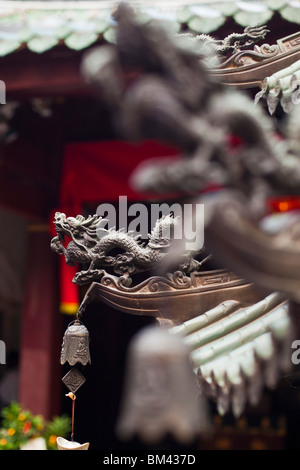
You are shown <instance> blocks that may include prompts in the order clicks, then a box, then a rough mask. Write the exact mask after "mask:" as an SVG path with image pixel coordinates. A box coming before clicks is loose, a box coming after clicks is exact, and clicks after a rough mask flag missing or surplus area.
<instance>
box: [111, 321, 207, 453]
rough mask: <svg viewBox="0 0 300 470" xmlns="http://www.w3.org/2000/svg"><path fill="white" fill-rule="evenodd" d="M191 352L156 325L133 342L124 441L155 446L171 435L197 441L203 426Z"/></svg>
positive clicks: (121, 434)
mask: <svg viewBox="0 0 300 470" xmlns="http://www.w3.org/2000/svg"><path fill="white" fill-rule="evenodd" d="M199 404H200V401H199V396H198V390H197V386H196V378H195V375H194V373H193V369H192V365H191V362H190V359H189V350H188V348H187V347H186V345H185V344H184V343H183V342H182V339H181V338H180V337H176V336H173V335H170V334H169V333H168V331H167V330H166V329H165V328H161V327H158V326H155V327H153V326H151V327H147V328H145V329H143V330H142V331H141V332H139V333H138V334H137V335H136V337H135V338H134V339H133V341H132V343H131V345H130V348H129V352H128V359H127V377H126V384H125V393H124V399H123V407H122V410H121V415H120V419H119V422H118V425H117V433H118V436H119V437H120V438H121V439H130V438H133V437H135V436H139V437H140V438H141V440H143V441H145V442H147V443H149V444H151V443H152V444H154V443H157V442H160V441H161V440H162V439H163V438H164V437H166V436H167V435H173V437H174V438H175V439H176V440H177V441H179V442H181V443H182V444H188V443H190V442H192V441H193V440H194V439H195V438H196V436H197V435H198V433H199V432H200V431H201V428H202V427H203V423H201V414H200V407H199Z"/></svg>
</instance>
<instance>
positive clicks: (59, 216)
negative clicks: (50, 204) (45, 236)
mask: <svg viewBox="0 0 300 470" xmlns="http://www.w3.org/2000/svg"><path fill="white" fill-rule="evenodd" d="M103 222H105V220H104V219H103V218H102V217H100V216H98V215H96V214H95V215H89V216H88V217H86V218H85V217H84V216H83V215H77V216H76V217H67V216H66V214H64V213H62V212H56V214H55V216H54V224H55V229H56V232H57V235H58V238H59V240H60V241H61V242H63V241H64V240H65V237H66V236H67V237H69V238H71V239H72V240H73V241H74V242H75V243H76V244H77V245H86V244H89V245H93V244H96V243H97V229H98V228H99V226H100V225H101V224H102V223H103Z"/></svg>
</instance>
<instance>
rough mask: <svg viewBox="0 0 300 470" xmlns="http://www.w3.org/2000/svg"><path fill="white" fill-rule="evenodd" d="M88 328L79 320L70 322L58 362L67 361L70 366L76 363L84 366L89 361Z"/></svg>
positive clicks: (63, 362)
mask: <svg viewBox="0 0 300 470" xmlns="http://www.w3.org/2000/svg"><path fill="white" fill-rule="evenodd" d="M89 342H90V338H89V332H88V329H87V328H86V327H85V326H84V325H83V324H82V323H81V322H80V321H79V320H75V322H73V323H70V325H69V326H68V328H67V330H66V332H65V334H64V337H63V344H62V349H61V355H60V363H61V364H65V362H68V363H69V364H70V365H71V366H74V365H75V364H77V363H80V364H82V365H83V366H86V365H87V364H88V363H89V364H90V363H91V356H90V348H89Z"/></svg>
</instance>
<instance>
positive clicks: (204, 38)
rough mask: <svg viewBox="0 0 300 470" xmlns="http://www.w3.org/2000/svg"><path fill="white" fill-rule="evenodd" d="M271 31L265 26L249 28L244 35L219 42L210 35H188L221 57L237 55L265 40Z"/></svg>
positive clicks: (233, 36) (240, 34) (232, 36)
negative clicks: (209, 47) (229, 54)
mask: <svg viewBox="0 0 300 470" xmlns="http://www.w3.org/2000/svg"><path fill="white" fill-rule="evenodd" d="M269 32H270V31H269V30H268V29H267V28H266V26H265V25H263V26H247V27H246V28H245V29H244V32H243V33H231V34H229V35H228V36H226V38H224V39H221V40H218V39H215V38H214V37H212V36H210V35H208V34H198V35H197V36H194V37H193V36H192V35H188V36H189V37H190V38H191V39H193V40H194V41H195V42H199V43H203V45H210V46H212V49H213V50H214V51H215V52H216V53H217V54H218V55H220V56H221V57H222V56H226V55H227V54H228V53H233V54H234V53H236V52H239V51H241V50H243V49H247V48H249V47H251V46H253V45H254V44H256V43H257V42H259V41H261V40H262V39H264V38H265V37H266V35H267V33H269Z"/></svg>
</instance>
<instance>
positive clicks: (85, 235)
mask: <svg viewBox="0 0 300 470" xmlns="http://www.w3.org/2000/svg"><path fill="white" fill-rule="evenodd" d="M114 17H115V20H116V23H117V28H116V42H115V44H114V45H103V46H100V47H96V48H94V49H92V50H91V51H89V52H87V54H86V55H85V58H84V60H83V63H82V73H83V76H84V77H85V79H86V81H87V82H88V83H89V84H90V85H91V87H93V88H94V90H95V94H97V93H98V95H99V97H100V99H101V100H105V101H106V103H107V106H108V108H109V110H110V112H111V115H112V117H113V122H114V124H115V127H116V130H117V132H118V134H119V135H120V136H121V137H123V138H124V139H126V140H143V139H158V140H161V141H164V142H166V143H171V144H172V145H174V146H176V147H177V148H178V151H179V153H180V155H181V157H182V158H179V159H177V160H175V161H174V160H173V159H172V160H171V159H170V160H168V159H166V158H164V159H161V160H160V159H155V160H149V161H148V162H146V163H143V164H141V166H139V167H138V168H137V169H136V171H135V172H134V174H133V175H132V178H131V185H132V186H133V187H134V189H135V190H138V191H140V192H147V193H149V192H153V193H155V194H159V195H163V194H168V193H170V192H177V193H178V192H179V193H181V194H182V195H183V196H185V195H188V196H193V197H194V200H195V201H197V202H199V203H202V204H204V205H205V247H206V248H205V249H206V250H208V252H207V253H208V255H209V253H212V256H213V259H214V260H216V261H217V263H218V265H219V266H218V269H217V270H212V271H211V272H210V271H206V272H204V271H201V267H202V263H201V261H196V260H195V257H194V254H193V253H192V254H191V253H188V254H186V253H185V252H184V248H183V246H184V240H182V244H180V243H177V244H176V245H175V246H173V247H172V249H171V251H169V249H170V248H171V247H170V246H169V245H168V246H166V245H165V243H164V241H163V240H160V242H158V243H157V244H156V247H155V248H154V247H153V246H152V247H151V243H152V242H153V239H152V238H151V236H150V237H149V244H148V246H147V245H146V246H144V247H142V246H140V245H139V244H138V241H137V240H135V239H134V238H133V237H132V236H131V235H130V234H126V233H120V232H118V231H110V232H107V234H106V235H105V236H104V237H103V238H102V239H101V240H99V239H97V237H96V226H97V224H101V223H102V221H101V220H99V218H97V217H96V216H90V217H89V218H87V219H85V218H84V217H82V216H78V217H77V218H67V217H66V216H65V215H64V214H60V213H59V214H57V215H56V218H55V221H54V222H55V226H56V230H57V237H55V238H54V239H53V240H52V249H53V250H54V251H55V252H57V253H58V254H62V255H64V256H65V258H66V261H67V262H68V263H77V262H79V263H83V265H85V266H86V267H85V268H84V271H83V273H80V272H79V273H78V275H77V277H76V279H75V280H74V282H78V283H86V282H92V284H91V286H90V288H89V290H88V291H87V293H86V295H85V298H84V299H83V302H82V304H81V307H80V311H81V313H82V312H83V311H84V310H85V308H86V306H87V304H88V302H89V301H91V300H93V299H95V298H98V299H101V300H103V301H105V302H107V303H108V304H110V305H113V306H114V307H115V308H119V309H120V310H122V311H124V312H127V313H133V314H142V315H152V316H154V317H155V318H156V319H157V320H159V321H160V322H161V324H164V325H167V326H168V327H169V331H170V333H172V334H179V335H181V337H183V339H184V341H185V342H186V344H187V345H188V346H189V348H190V350H191V358H192V361H193V366H194V370H195V373H196V375H197V377H198V382H199V385H200V387H201V389H202V390H204V392H205V393H206V394H207V395H208V396H209V397H212V398H213V399H214V400H216V402H217V406H218V410H219V412H220V413H221V414H224V413H226V412H227V411H228V410H229V409H230V405H231V404H232V407H233V411H234V414H235V416H240V415H241V413H242V412H243V410H244V407H245V403H246V401H247V399H249V400H250V402H251V404H255V403H257V401H258V400H259V397H260V396H261V393H262V389H263V387H264V385H265V384H266V385H268V386H270V387H274V386H275V385H276V383H277V380H278V378H279V377H280V376H282V374H284V373H287V371H288V370H289V368H290V366H291V360H290V356H291V352H290V351H291V341H292V338H293V337H297V323H298V324H299V321H298V322H297V312H298V313H299V309H298V302H299V299H300V289H299V285H300V270H299V266H300V244H299V240H300V238H299V233H300V232H299V227H300V225H299V220H300V217H299V214H298V212H297V211H296V212H293V213H285V214H278V215H276V216H270V215H269V205H268V204H269V200H270V198H272V197H273V198H274V197H275V198H276V197H278V198H281V197H285V196H286V195H290V196H295V197H296V196H298V195H299V189H300V151H299V149H300V145H299V144H300V137H299V136H300V124H299V123H300V119H299V113H300V111H299V110H298V109H297V107H295V110H294V112H293V113H291V115H290V117H289V120H288V122H287V124H286V127H285V135H282V136H280V138H279V137H278V134H277V132H276V128H275V126H274V122H273V121H272V120H271V119H270V117H269V116H267V115H266V113H265V111H264V109H263V108H262V107H260V105H256V106H254V103H253V101H252V99H251V98H250V97H249V96H248V95H247V94H246V93H244V92H241V91H239V90H236V89H233V88H231V87H227V86H226V85H223V84H221V83H220V82H219V81H218V80H216V79H214V78H212V77H211V76H210V68H209V66H208V65H207V59H208V57H209V56H211V54H212V51H213V53H214V54H217V55H220V54H221V55H222V54H223V53H224V54H225V53H228V52H230V51H233V50H234V51H237V50H239V49H241V48H244V47H249V45H253V44H255V43H256V42H257V41H259V40H260V39H263V38H264V37H265V34H266V33H267V29H266V28H265V27H255V28H249V29H246V30H245V32H244V33H243V34H242V35H241V36H239V35H230V36H228V37H227V38H226V39H225V40H224V41H223V42H222V41H221V42H218V41H215V40H214V39H211V38H209V37H207V36H205V35H200V36H198V37H196V38H193V37H190V36H189V35H186V34H177V35H174V34H171V33H170V32H169V31H167V30H166V29H164V28H163V27H162V26H161V25H159V24H157V23H154V22H150V23H148V24H144V23H143V24H142V23H140V22H139V21H138V19H137V18H136V17H135V14H134V11H133V9H132V8H131V7H130V6H128V5H127V4H120V5H119V6H118V8H117V9H116V11H115V13H114ZM199 44H200V45H201V44H203V46H205V45H206V46H208V45H212V48H209V49H210V50H209V51H208V50H207V48H206V47H203V48H201V47H200V48H199ZM199 50H200V51H201V50H202V52H203V55H201V53H199ZM209 187H214V188H215V190H214V191H213V192H207V191H206V190H207V188H209ZM216 188H217V189H216ZM162 222H163V221H158V225H157V227H156V228H158V227H159V224H160V223H162ZM164 222H167V223H174V220H172V219H166V220H165V221H164ZM158 232H159V230H158ZM65 236H68V237H69V238H71V240H72V241H71V242H70V244H69V245H68V247H67V248H64V247H63V240H64V237H65ZM109 247H110V248H111V247H119V248H120V247H122V249H123V253H124V254H123V253H122V254H117V255H116V256H113V255H112V254H111V253H110V251H109V250H110V248H109ZM168 251H169V253H171V259H172V263H173V265H174V264H176V265H177V266H179V269H178V271H176V272H175V273H173V274H170V273H169V274H167V276H154V277H153V278H150V279H146V280H145V281H143V282H142V283H141V284H139V285H137V286H132V285H131V279H130V276H131V275H132V274H135V273H137V272H142V271H145V270H147V269H149V267H150V266H151V267H152V268H154V269H158V268H159V266H160V265H161V264H163V265H164V266H166V267H167V268H168V267H170V265H169V264H168V263H169V261H170V256H169V258H168ZM207 253H206V254H207ZM183 256H184V260H183V259H182V257H183ZM145 259H146V263H145ZM205 259H206V258H204V260H205ZM184 263H185V264H184ZM107 267H111V268H112V269H113V271H114V273H113V274H108V273H107V272H106V270H105V269H106V268H107ZM235 273H236V274H235ZM115 274H117V276H115ZM95 280H96V281H98V282H93V281H95ZM162 299H163V300H164V301H163V302H162ZM295 313H296V315H295ZM295 325H296V328H295Z"/></svg>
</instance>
